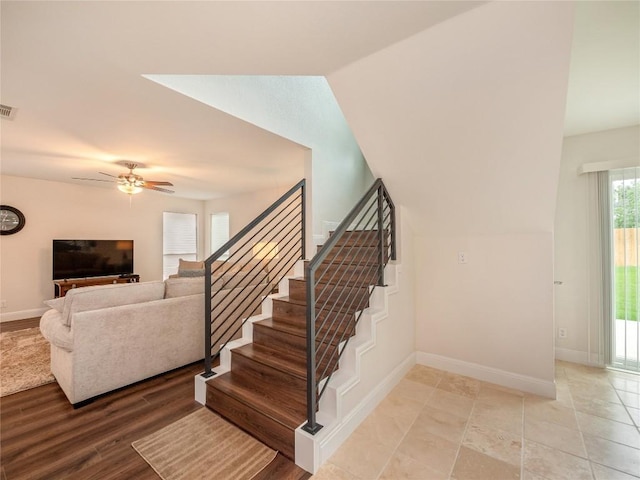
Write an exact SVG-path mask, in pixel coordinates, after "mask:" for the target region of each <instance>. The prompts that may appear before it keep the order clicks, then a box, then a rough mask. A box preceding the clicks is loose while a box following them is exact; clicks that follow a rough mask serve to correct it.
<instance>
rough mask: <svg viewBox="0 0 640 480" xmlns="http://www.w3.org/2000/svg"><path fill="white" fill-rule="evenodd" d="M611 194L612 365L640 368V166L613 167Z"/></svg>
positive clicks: (635, 369)
mask: <svg viewBox="0 0 640 480" xmlns="http://www.w3.org/2000/svg"><path fill="white" fill-rule="evenodd" d="M609 182H610V183H609V191H610V194H611V197H610V205H611V248H612V255H611V263H612V265H611V280H612V281H611V284H612V292H611V298H612V309H613V312H612V319H611V366H613V367H618V368H623V369H626V370H633V371H640V361H639V358H638V353H639V350H640V331H638V324H639V323H640V322H639V319H640V308H639V306H640V302H639V301H638V300H639V297H640V295H639V294H638V293H639V291H640V290H639V286H640V281H639V280H640V271H639V261H638V260H639V259H638V254H639V253H640V252H639V242H638V240H639V239H638V233H639V230H640V229H639V227H640V167H633V168H625V169H621V170H613V171H611V172H610V174H609Z"/></svg>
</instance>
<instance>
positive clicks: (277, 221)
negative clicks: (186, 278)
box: [202, 179, 306, 378]
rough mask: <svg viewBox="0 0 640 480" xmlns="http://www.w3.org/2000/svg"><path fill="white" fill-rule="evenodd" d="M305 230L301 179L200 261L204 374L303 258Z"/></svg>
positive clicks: (211, 370) (303, 193) (303, 183)
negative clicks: (202, 261)
mask: <svg viewBox="0 0 640 480" xmlns="http://www.w3.org/2000/svg"><path fill="white" fill-rule="evenodd" d="M305 235H306V232H305V180H304V179H303V180H301V181H300V182H298V183H297V184H296V185H294V186H293V187H292V188H291V189H290V190H289V191H288V192H286V193H285V194H284V195H282V196H281V197H280V198H279V199H278V200H276V201H275V202H274V203H273V204H272V205H271V206H270V207H269V208H267V209H266V210H265V211H264V212H262V213H261V214H260V215H258V217H256V218H255V219H254V220H253V221H252V222H251V223H249V224H248V225H247V226H246V227H244V228H243V229H242V230H241V231H240V232H238V234H237V235H234V237H233V238H231V239H230V240H229V241H228V242H227V243H225V244H224V245H223V246H222V247H220V248H219V249H218V250H217V251H216V252H215V253H213V255H211V256H210V257H209V258H207V259H206V260H205V262H204V266H205V295H204V300H205V311H204V317H205V318H204V327H205V352H204V353H205V358H204V373H203V374H202V376H203V377H205V378H206V377H211V376H213V375H215V372H214V371H213V369H212V367H213V363H214V361H215V360H216V359H217V358H218V357H219V356H220V352H221V351H222V349H223V348H224V347H225V345H226V344H227V343H228V342H229V341H231V340H233V339H235V338H238V337H239V336H240V334H241V331H242V326H243V325H244V323H245V322H246V321H247V319H248V318H249V317H251V316H253V315H255V314H256V313H258V312H259V311H260V307H261V303H262V300H263V298H264V297H265V296H267V295H269V294H270V293H272V292H273V291H274V290H275V289H276V287H277V285H278V282H279V281H280V280H281V279H282V278H283V277H284V276H286V275H290V274H291V273H292V271H293V267H294V265H295V264H296V262H297V261H298V260H301V259H304V258H305ZM230 289H233V291H232V292H229V291H228V290H230Z"/></svg>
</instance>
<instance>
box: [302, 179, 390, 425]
mask: <svg viewBox="0 0 640 480" xmlns="http://www.w3.org/2000/svg"><path fill="white" fill-rule="evenodd" d="M389 259H391V260H395V259H396V220H395V207H394V205H393V201H392V200H391V197H390V195H389V192H388V191H387V189H386V187H385V186H384V183H383V182H382V180H381V179H377V180H376V181H375V183H374V184H373V185H372V186H371V188H370V189H369V190H368V191H367V193H365V195H364V196H363V197H362V199H361V200H360V201H359V202H358V203H357V205H356V206H355V207H354V208H353V210H351V212H350V213H349V214H348V215H347V217H346V218H345V219H344V220H343V221H342V223H341V224H340V225H339V226H338V227H337V228H336V230H335V231H334V232H333V233H332V234H331V235H330V237H329V239H328V240H327V242H326V243H325V244H324V245H323V247H322V248H321V249H320V250H319V251H318V253H317V254H316V255H315V256H314V257H313V259H312V260H311V261H309V263H308V264H307V266H306V268H305V274H306V279H307V282H306V288H307V292H306V293H307V423H305V425H304V426H303V427H302V428H303V429H304V430H305V431H307V432H309V433H311V434H315V433H317V432H318V431H319V430H320V429H321V428H322V425H320V424H319V423H317V422H316V411H317V409H318V402H319V401H320V398H321V397H322V395H323V393H324V391H325V389H326V388H327V386H328V384H329V380H330V378H331V375H332V374H333V373H334V372H335V370H337V368H338V363H339V360H340V357H341V355H342V352H344V347H345V346H346V344H347V343H348V341H349V338H350V337H351V336H352V335H353V334H355V328H356V325H357V323H358V321H359V320H360V317H361V316H362V313H363V311H364V309H365V308H366V307H367V306H368V304H369V298H370V296H371V294H372V293H373V289H374V287H375V286H384V285H385V283H384V268H385V266H386V264H387V263H388V261H389ZM320 384H322V387H320ZM319 387H320V388H319Z"/></svg>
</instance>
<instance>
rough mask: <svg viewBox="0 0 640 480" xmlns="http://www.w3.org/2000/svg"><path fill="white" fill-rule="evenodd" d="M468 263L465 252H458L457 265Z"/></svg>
mask: <svg viewBox="0 0 640 480" xmlns="http://www.w3.org/2000/svg"><path fill="white" fill-rule="evenodd" d="M468 261H469V257H468V256H467V252H458V263H467V262H468Z"/></svg>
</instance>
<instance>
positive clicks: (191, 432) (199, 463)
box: [131, 408, 278, 480]
mask: <svg viewBox="0 0 640 480" xmlns="http://www.w3.org/2000/svg"><path fill="white" fill-rule="evenodd" d="M131 445H132V446H133V448H134V449H135V450H136V451H137V452H138V453H139V454H140V456H141V457H142V458H144V459H145V461H146V462H147V463H148V464H149V465H151V468H153V469H154V470H155V471H156V473H157V474H158V475H160V477H162V478H163V479H164V480H179V479H185V480H187V479H188V480H198V479H212V478H215V479H216V480H227V479H228V480H243V479H244V480H249V479H251V478H253V477H254V476H255V475H257V474H258V473H260V471H261V470H262V469H263V468H264V467H266V466H267V465H269V463H271V461H272V460H273V459H274V458H275V456H276V454H277V453H278V452H276V451H275V450H272V449H270V448H269V447H267V446H266V445H264V444H262V443H260V442H259V441H258V440H256V439H255V438H253V437H252V436H250V435H248V434H246V433H245V432H243V431H242V430H240V429H239V428H237V427H236V426H234V425H232V424H230V423H229V422H227V421H225V420H223V419H222V418H221V417H219V416H218V415H216V414H215V413H213V412H212V411H210V410H208V409H207V408H201V409H200V410H198V411H196V412H194V413H192V414H190V415H188V416H186V417H184V418H181V419H180V420H178V421H177V422H174V423H172V424H171V425H168V426H166V427H164V428H163V429H161V430H158V431H157V432H155V433H152V434H151V435H148V436H146V437H144V438H142V439H140V440H136V441H135V442H133V443H132V444H131Z"/></svg>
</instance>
